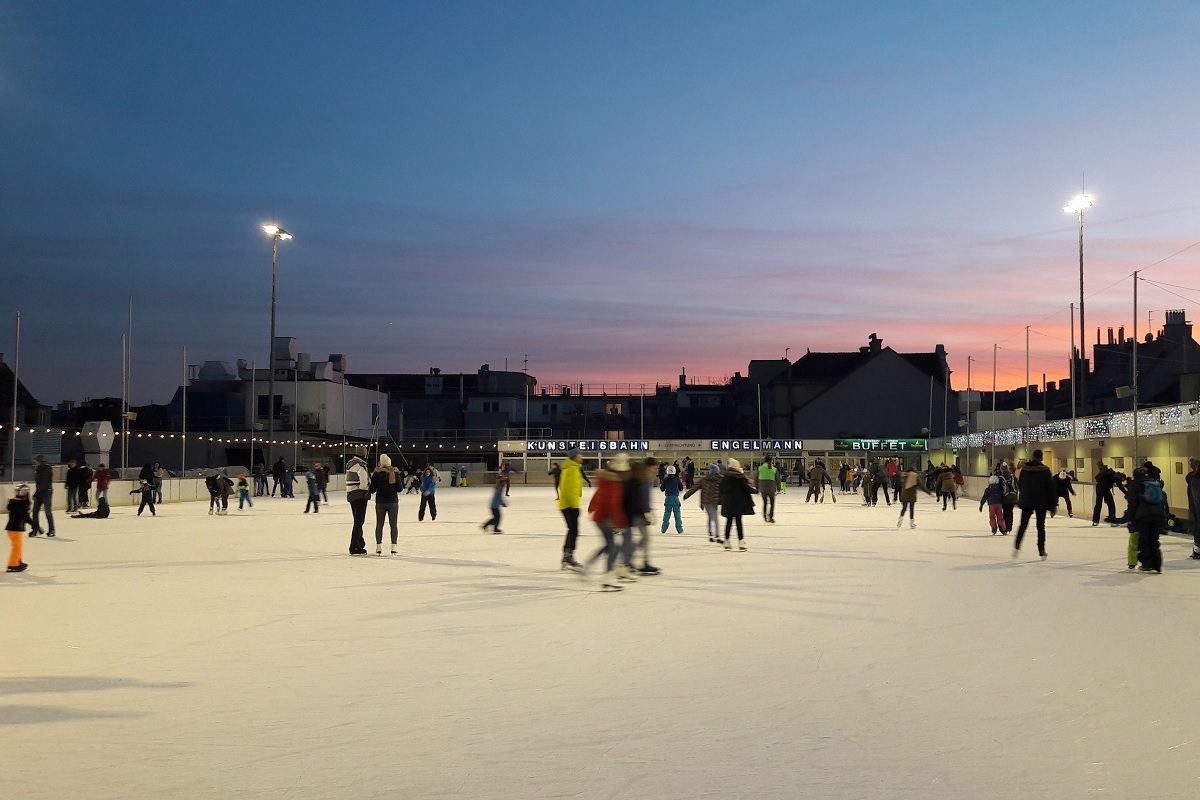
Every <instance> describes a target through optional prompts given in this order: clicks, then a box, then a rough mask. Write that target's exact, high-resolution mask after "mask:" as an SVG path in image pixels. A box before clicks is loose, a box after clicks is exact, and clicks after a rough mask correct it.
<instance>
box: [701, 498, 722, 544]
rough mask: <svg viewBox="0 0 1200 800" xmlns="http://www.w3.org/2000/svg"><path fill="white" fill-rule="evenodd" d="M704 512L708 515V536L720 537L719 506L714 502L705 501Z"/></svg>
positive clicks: (711, 537)
mask: <svg viewBox="0 0 1200 800" xmlns="http://www.w3.org/2000/svg"><path fill="white" fill-rule="evenodd" d="M704 513H705V514H707V515H708V538H710V539H713V540H716V539H720V538H721V519H720V514H721V507H720V506H718V505H717V504H716V503H707V504H705V506H704Z"/></svg>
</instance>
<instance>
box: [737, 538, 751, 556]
mask: <svg viewBox="0 0 1200 800" xmlns="http://www.w3.org/2000/svg"><path fill="white" fill-rule="evenodd" d="M748 549H749V548H747V547H746V543H745V542H744V541H742V540H741V539H739V540H738V551H740V552H742V553H744V552H746V550H748Z"/></svg>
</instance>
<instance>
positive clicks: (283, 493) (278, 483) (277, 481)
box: [271, 475, 287, 497]
mask: <svg viewBox="0 0 1200 800" xmlns="http://www.w3.org/2000/svg"><path fill="white" fill-rule="evenodd" d="M271 477H272V480H273V483H272V484H271V497H274V496H275V490H276V489H279V490H280V494H279V496H280V497H287V489H283V488H282V487H283V478H280V477H278V476H276V475H272V476H271Z"/></svg>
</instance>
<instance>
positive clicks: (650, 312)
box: [0, 0, 1200, 403]
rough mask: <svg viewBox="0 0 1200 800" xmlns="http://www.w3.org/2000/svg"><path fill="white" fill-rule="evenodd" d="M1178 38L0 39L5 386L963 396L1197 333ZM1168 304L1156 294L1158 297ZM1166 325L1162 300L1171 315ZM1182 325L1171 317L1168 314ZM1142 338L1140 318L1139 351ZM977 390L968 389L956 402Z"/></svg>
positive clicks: (844, 33)
mask: <svg viewBox="0 0 1200 800" xmlns="http://www.w3.org/2000/svg"><path fill="white" fill-rule="evenodd" d="M1198 39H1200V5H1198V4H1196V3H1192V2H1161V3H1153V2H1152V3H1136V4H1135V3H1104V2H1087V3H1082V2H1080V3H1072V2H1064V3H1054V4H1046V3H1033V2H1014V3H1005V4H981V3H966V4H950V3H884V2H879V3H853V2H851V3H820V4H819V3H796V2H738V3H733V2H725V3H715V2H628V3H624V2H548V1H547V2H479V3H468V2H451V3H434V2H429V3H402V2H351V3H341V4H334V5H331V4H328V3H306V2H287V3H284V2H257V3H242V2H206V3H188V4H184V3H179V2H104V3H94V2H56V3H50V2H7V1H6V0H0V136H2V141H3V143H4V144H3V146H2V147H0V181H2V185H3V192H2V193H0V197H2V198H3V201H2V206H0V210H2V212H3V213H0V272H2V274H3V276H4V290H3V291H2V292H0V313H2V314H4V319H0V323H2V324H3V325H4V332H3V333H0V350H3V351H4V352H5V353H6V358H7V359H8V360H10V361H11V356H10V355H8V354H10V353H11V351H12V333H11V331H12V325H11V320H12V319H13V315H14V313H15V312H16V311H17V310H20V311H21V312H23V340H22V376H23V378H24V379H25V382H26V384H27V385H28V386H29V388H30V390H31V391H32V392H33V393H34V394H35V395H36V396H37V397H38V398H39V399H40V400H41V401H42V402H45V403H56V402H58V401H59V400H61V399H64V398H70V399H77V400H78V399H82V398H84V397H95V396H104V395H119V393H120V363H121V362H120V336H121V334H122V333H123V332H124V326H125V309H126V299H127V297H128V296H129V295H130V294H132V295H133V296H134V306H135V320H134V339H135V346H134V381H133V399H134V401H135V402H139V403H141V402H151V401H157V402H164V401H166V400H167V399H169V398H170V396H171V393H172V392H173V391H174V388H175V387H176V386H177V385H178V379H179V353H180V347H181V346H182V345H187V347H188V351H189V356H190V358H189V360H190V361H191V362H192V363H199V362H201V361H203V360H205V359H218V360H224V361H227V362H230V363H232V362H234V361H235V360H236V359H237V358H239V357H241V358H246V359H248V360H250V359H258V360H259V362H262V361H263V360H264V359H265V357H266V344H267V337H268V324H269V318H268V315H269V309H270V242H269V241H268V240H267V238H266V237H265V236H264V235H262V233H261V232H260V230H259V225H260V224H261V223H263V222H267V221H278V222H279V223H280V224H281V225H283V226H284V227H286V228H287V229H288V230H290V231H291V232H292V233H294V234H295V237H296V238H295V240H294V241H292V242H289V243H287V244H285V245H284V251H283V255H282V259H281V289H280V294H279V304H278V308H279V322H278V331H279V334H280V335H291V336H295V337H297V338H298V339H299V345H300V349H301V350H303V351H306V352H312V353H313V354H314V355H316V356H318V357H324V356H325V355H327V354H329V353H346V354H347V355H348V358H349V363H350V367H351V371H355V372H361V371H389V372H424V371H426V370H427V369H428V368H429V367H431V366H437V367H440V368H441V369H442V370H443V371H444V372H448V373H449V372H458V371H469V372H473V371H474V370H475V369H476V368H478V366H479V365H480V364H483V363H490V364H491V365H492V367H493V368H500V367H502V366H503V363H504V360H505V358H508V359H509V365H510V367H512V368H517V369H519V368H520V364H521V360H522V357H523V355H524V354H526V353H527V354H528V356H529V370H530V372H531V373H532V374H534V375H536V376H537V377H538V378H539V380H540V381H541V382H542V383H560V382H562V383H566V382H569V383H578V382H589V383H600V382H628V383H639V382H649V383H653V382H654V381H655V380H659V381H663V382H668V381H674V380H675V376H676V375H677V374H678V372H679V368H680V367H681V366H686V367H687V370H688V373H689V374H693V375H706V376H725V375H730V374H732V373H733V372H734V371H738V370H741V371H743V372H744V371H745V369H746V364H747V361H748V360H750V359H753V358H781V357H783V355H784V351H785V348H790V357H791V358H793V359H795V358H798V357H799V356H801V355H803V353H804V352H805V349H806V348H811V349H812V350H853V349H857V348H858V347H859V346H861V345H864V344H866V340H867V336H868V334H870V333H872V332H874V333H877V334H879V336H881V337H882V338H883V340H884V343H885V344H886V345H890V346H893V347H895V348H897V349H899V350H902V351H928V350H932V349H933V346H934V345H935V344H936V343H939V342H940V343H943V344H945V345H946V347H947V349H948V350H949V352H950V359H951V365H952V368H953V369H954V370H955V373H956V374H955V385H956V387H965V384H966V360H967V356H968V355H974V356H975V357H976V359H978V360H977V361H976V365H977V366H976V370H977V372H976V375H977V376H980V375H982V376H983V377H982V378H980V377H977V378H976V380H975V382H974V384H975V386H976V387H980V386H984V387H990V381H991V356H992V344H993V343H994V342H999V343H1000V344H1001V347H1002V349H1001V351H1000V360H999V372H1000V383H1001V386H1005V385H1019V384H1021V383H1022V382H1023V377H1024V345H1025V326H1026V325H1031V326H1032V327H1033V329H1034V331H1035V333H1034V334H1033V335H1032V337H1031V344H1032V348H1031V349H1032V358H1031V361H1032V373H1033V376H1034V378H1035V379H1039V380H1040V376H1041V373H1042V372H1048V373H1050V378H1051V379H1055V378H1058V377H1061V376H1062V374H1063V373H1064V372H1065V370H1066V363H1067V358H1068V348H1069V341H1068V339H1069V336H1068V328H1069V325H1070V318H1069V316H1068V310H1067V309H1068V304H1069V303H1071V302H1072V301H1077V300H1078V292H1079V286H1078V262H1077V249H1076V248H1077V243H1076V233H1075V223H1074V219H1073V218H1072V217H1071V216H1070V215H1068V214H1066V213H1064V212H1063V210H1062V206H1063V205H1064V203H1065V202H1066V201H1067V200H1068V199H1069V198H1070V197H1071V195H1073V194H1075V193H1077V192H1079V191H1080V187H1081V185H1082V184H1083V182H1084V181H1085V180H1086V188H1087V191H1088V192H1089V193H1092V194H1093V195H1094V196H1095V198H1096V206H1095V208H1094V209H1093V210H1092V211H1091V212H1090V213H1089V216H1088V237H1087V293H1088V294H1089V295H1090V296H1089V299H1088V300H1087V322H1088V328H1089V329H1090V335H1089V339H1090V340H1091V341H1094V339H1095V329H1096V328H1097V327H1102V328H1107V327H1109V326H1112V327H1114V328H1115V327H1117V326H1119V325H1124V326H1126V331H1127V333H1131V332H1132V326H1133V319H1132V282H1131V280H1130V279H1128V278H1127V277H1126V276H1128V275H1129V274H1130V273H1131V272H1132V271H1133V270H1134V269H1138V268H1141V267H1148V268H1147V269H1146V272H1145V277H1146V278H1149V279H1152V280H1153V281H1156V282H1159V283H1167V284H1172V285H1173V286H1170V287H1165V288H1164V287H1160V286H1156V285H1153V284H1145V285H1143V287H1142V294H1141V308H1142V310H1143V311H1142V314H1141V315H1140V316H1141V320H1140V322H1139V325H1140V326H1141V328H1142V330H1143V332H1144V329H1145V325H1146V322H1147V319H1152V320H1153V322H1154V324H1155V326H1156V327H1157V326H1158V325H1160V324H1161V321H1162V310H1163V309H1167V308H1186V309H1188V311H1189V318H1194V317H1196V316H1197V313H1196V312H1197V309H1200V268H1198V267H1200V246H1197V247H1194V248H1192V249H1190V250H1187V251H1185V252H1183V253H1182V254H1180V255H1178V256H1175V257H1174V258H1172V259H1170V260H1167V261H1165V262H1163V263H1158V264H1156V265H1154V266H1148V265H1151V264H1155V262H1159V261H1160V260H1161V259H1164V258H1166V257H1167V256H1170V255H1171V254H1173V253H1175V252H1176V251H1179V250H1181V249H1183V248H1187V247H1188V246H1189V245H1191V244H1193V243H1194V242H1196V241H1197V240H1200V224H1198V223H1200V192H1198V191H1197V186H1200V174H1198V173H1200V160H1198V158H1197V150H1196V141H1197V139H1196V136H1197V133H1196V132H1197V131H1198V130H1200V104H1198V103H1197V102H1196V99H1197V95H1196V76H1197V75H1200V48H1197V47H1196V41H1197V40H1198ZM1181 287H1182V288H1181ZM1189 287H1190V288H1189ZM1171 292H1173V293H1174V294H1172V293H1171ZM1147 312H1153V313H1152V314H1150V315H1148V314H1147ZM981 380H982V381H983V383H982V384H981V383H980V381H981Z"/></svg>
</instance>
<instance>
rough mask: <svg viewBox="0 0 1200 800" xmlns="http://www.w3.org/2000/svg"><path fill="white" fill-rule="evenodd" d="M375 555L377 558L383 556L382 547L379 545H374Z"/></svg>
mask: <svg viewBox="0 0 1200 800" xmlns="http://www.w3.org/2000/svg"><path fill="white" fill-rule="evenodd" d="M375 555H377V556H381V555H383V545H381V544H377V545H375Z"/></svg>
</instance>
